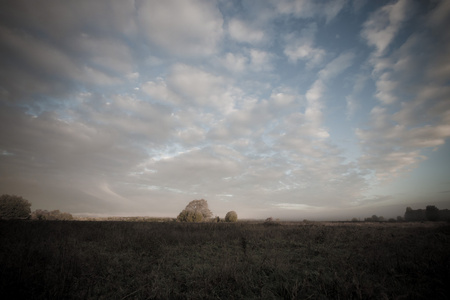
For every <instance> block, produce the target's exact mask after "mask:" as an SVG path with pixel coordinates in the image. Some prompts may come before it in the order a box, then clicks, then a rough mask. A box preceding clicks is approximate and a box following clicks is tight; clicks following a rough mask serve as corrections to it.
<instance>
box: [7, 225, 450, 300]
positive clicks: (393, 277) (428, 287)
mask: <svg viewBox="0 0 450 300" xmlns="http://www.w3.org/2000/svg"><path fill="white" fill-rule="evenodd" d="M449 249H450V227H449V226H448V225H446V224H434V223H423V224H421V223H401V224H389V223H384V224H375V223H374V224H372V223H370V224H364V223H356V224H353V223H351V224H350V223H281V225H278V226H264V224H258V223H255V222H252V223H236V224H225V223H202V224H181V223H149V222H145V223H144V222H57V221H48V222H0V265H1V271H0V294H2V295H9V299H19V298H31V299H330V298H331V299H447V298H448V295H450V294H449V292H450V290H449V287H448V282H450V258H449Z"/></svg>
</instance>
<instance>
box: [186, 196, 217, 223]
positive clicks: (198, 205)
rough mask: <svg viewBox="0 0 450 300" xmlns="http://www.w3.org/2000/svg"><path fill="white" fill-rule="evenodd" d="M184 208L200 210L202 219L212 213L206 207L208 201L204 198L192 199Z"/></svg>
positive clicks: (194, 210)
mask: <svg viewBox="0 0 450 300" xmlns="http://www.w3.org/2000/svg"><path fill="white" fill-rule="evenodd" d="M184 210H187V211H193V212H200V213H201V214H202V216H203V219H208V218H211V217H212V216H213V213H212V212H211V211H210V210H209V208H208V202H207V201H206V200H204V199H200V200H192V201H191V202H189V204H188V205H187V206H186V208H185V209H184Z"/></svg>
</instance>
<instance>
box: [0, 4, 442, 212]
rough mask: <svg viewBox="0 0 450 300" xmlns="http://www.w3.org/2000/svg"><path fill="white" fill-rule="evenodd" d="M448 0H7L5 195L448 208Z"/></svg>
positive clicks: (81, 201)
mask: <svg viewBox="0 0 450 300" xmlns="http://www.w3.org/2000/svg"><path fill="white" fill-rule="evenodd" d="M448 28H450V1H444V0H443V1H436V0H431V1H419V0H417V1H414V0H398V1H368V0H332V1H323V0H322V1H314V0H298V1H290V0H273V1H271V0H267V1H264V0H260V1H256V0H248V1H247V0H242V1H225V0H218V1H212V0H211V1H209V0H208V1H203V0H178V1H177V0H165V1H137V0H136V1H133V0H128V1H126V0H121V1H102V0H98V1H89V0H81V1H56V0H42V1H38V2H35V1H31V2H30V1H26V0H10V1H9V0H5V1H0V193H1V194H15V195H20V196H23V197H24V198H26V199H28V200H29V201H30V202H31V203H32V207H31V208H32V210H35V209H47V210H54V209H59V210H61V211H65V212H70V213H72V214H74V215H90V216H154V217H176V216H177V215H178V213H179V212H180V211H181V210H182V209H183V208H184V207H185V206H186V205H187V204H188V203H189V201H191V200H194V199H205V200H207V201H208V204H209V208H210V209H211V211H212V212H213V214H214V215H217V216H222V217H224V216H225V214H226V212H228V211H230V210H234V211H236V212H237V214H238V216H239V218H257V219H258V218H267V217H274V218H280V219H298V220H303V219H310V220H316V219H317V220H321V219H328V220H340V219H343V220H345V219H351V218H352V217H357V218H364V217H369V216H371V215H373V214H377V215H382V216H385V217H387V218H388V217H396V216H397V215H403V214H404V211H405V209H406V207H407V206H410V207H412V208H414V209H418V208H425V206H426V205H436V206H437V207H438V208H440V209H444V208H450V146H449V141H450V55H449V53H450V31H449V30H448Z"/></svg>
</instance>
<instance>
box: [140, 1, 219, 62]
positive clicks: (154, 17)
mask: <svg viewBox="0 0 450 300" xmlns="http://www.w3.org/2000/svg"><path fill="white" fill-rule="evenodd" d="M138 23H139V27H140V30H141V32H142V34H143V35H144V36H145V37H146V39H147V40H148V41H149V42H150V43H152V44H154V45H156V46H158V47H160V48H161V49H162V51H168V52H170V53H172V54H176V55H181V56H200V55H211V54H214V53H215V52H216V51H217V47H218V43H219V42H220V41H221V38H222V35H223V30H222V24H223V19H222V14H221V13H220V11H219V9H218V8H217V7H216V6H215V3H214V2H210V1H203V0H189V1H178V0H170V1H163V2H161V1H144V2H142V3H140V5H139V7H138Z"/></svg>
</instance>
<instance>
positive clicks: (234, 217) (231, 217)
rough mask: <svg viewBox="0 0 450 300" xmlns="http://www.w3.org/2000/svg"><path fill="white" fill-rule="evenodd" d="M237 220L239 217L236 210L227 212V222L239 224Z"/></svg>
mask: <svg viewBox="0 0 450 300" xmlns="http://www.w3.org/2000/svg"><path fill="white" fill-rule="evenodd" d="M237 220H238V216H237V213H236V212H235V211H234V210H232V211H229V212H227V214H226V215H225V222H237Z"/></svg>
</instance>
